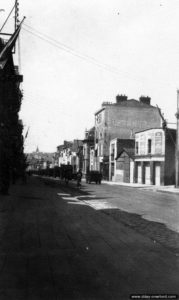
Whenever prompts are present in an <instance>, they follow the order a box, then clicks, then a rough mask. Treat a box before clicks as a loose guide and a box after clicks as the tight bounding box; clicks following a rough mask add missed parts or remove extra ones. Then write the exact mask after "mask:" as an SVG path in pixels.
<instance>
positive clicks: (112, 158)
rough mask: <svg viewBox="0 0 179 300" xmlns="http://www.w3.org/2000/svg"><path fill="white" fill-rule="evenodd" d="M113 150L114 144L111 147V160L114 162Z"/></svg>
mask: <svg viewBox="0 0 179 300" xmlns="http://www.w3.org/2000/svg"><path fill="white" fill-rule="evenodd" d="M114 148H115V144H112V145H111V160H114V151H115V150H114Z"/></svg>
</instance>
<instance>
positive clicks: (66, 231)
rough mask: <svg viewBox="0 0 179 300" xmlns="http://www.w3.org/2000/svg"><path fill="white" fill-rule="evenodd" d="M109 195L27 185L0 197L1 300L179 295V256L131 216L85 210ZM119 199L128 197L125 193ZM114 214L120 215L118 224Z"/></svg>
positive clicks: (35, 180) (33, 182)
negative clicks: (131, 223)
mask: <svg viewBox="0 0 179 300" xmlns="http://www.w3.org/2000/svg"><path fill="white" fill-rule="evenodd" d="M89 189H90V194H89V192H88V191H89ZM93 189H94V190H93ZM92 190H93V192H92ZM102 191H103V192H102ZM107 191H108V193H109V194H107V192H105V188H104V186H103V187H102V186H97V187H96V186H95V187H94V186H92V185H91V186H90V188H89V186H88V187H84V188H83V189H82V190H77V189H76V188H75V187H71V186H69V187H66V186H64V185H62V184H61V185H58V184H55V183H52V184H51V183H50V185H49V184H46V185H45V184H44V182H43V181H41V180H40V179H38V178H32V179H31V180H30V182H29V183H28V184H27V185H26V186H23V185H21V186H16V187H13V188H12V189H11V195H10V196H7V197H1V201H0V225H1V226H0V241H1V243H0V299H1V300H9V299H13V300H16V299H17V300H18V299H19V300H20V299H23V300H24V299H28V300H29V299H32V300H34V299H49V300H53V299H84V300H85V299H90V300H93V299H101V300H102V299H112V300H113V299H122V300H127V299H129V297H130V294H136V293H137V294H144V293H145V294H146V293H150V294H151V293H152V294H166V293H168V294H169V293H170V294H179V286H178V275H179V257H178V256H177V251H176V250H177V249H176V248H175V247H173V248H172V247H171V248H167V247H164V246H163V245H162V244H161V243H159V242H156V241H154V240H153V239H152V238H151V237H148V236H146V234H143V233H142V232H139V230H138V227H140V226H139V225H137V226H138V227H137V228H134V226H133V225H132V226H130V224H128V221H129V220H130V219H128V218H129V215H130V218H131V220H133V219H132V218H134V219H135V215H133V214H128V213H126V212H124V211H123V212H122V211H121V210H119V209H118V210H116V209H112V211H111V209H102V210H99V209H94V208H93V207H92V206H91V204H90V203H89V202H90V201H93V200H97V199H96V196H95V199H93V198H91V197H89V196H92V195H93V196H94V195H96V194H97V192H99V194H98V196H99V198H100V194H101V195H102V197H101V198H104V194H102V193H105V194H106V201H107V199H109V198H110V191H109V187H107ZM115 193H117V190H116V192H115ZM118 193H119V192H118ZM121 193H123V194H125V193H126V197H128V193H129V190H128V189H126V192H125V190H123V191H120V194H121ZM81 196H83V197H81ZM113 196H114V191H113ZM109 200H110V199H109ZM86 201H88V202H86ZM115 201H117V200H115ZM91 203H92V202H91ZM115 212H116V214H115ZM118 213H119V214H120V213H121V216H122V214H125V216H124V215H123V217H121V218H122V221H121V220H119V218H118V217H119V215H118ZM144 221H145V220H144ZM131 222H132V221H131ZM147 222H149V221H147ZM136 223H137V221H136ZM150 223H151V222H150ZM152 224H154V223H153V222H152ZM158 299H160V298H158Z"/></svg>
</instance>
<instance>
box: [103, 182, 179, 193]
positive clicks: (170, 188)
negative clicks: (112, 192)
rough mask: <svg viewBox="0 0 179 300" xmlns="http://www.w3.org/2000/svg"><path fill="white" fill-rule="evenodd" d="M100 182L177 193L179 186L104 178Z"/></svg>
mask: <svg viewBox="0 0 179 300" xmlns="http://www.w3.org/2000/svg"><path fill="white" fill-rule="evenodd" d="M102 183H104V184H109V185H121V186H126V187H131V188H141V189H144V190H151V191H154V192H163V193H173V194H179V188H176V187H175V186H174V185H165V186H156V185H148V184H140V183H125V182H113V181H106V180H103V181H102Z"/></svg>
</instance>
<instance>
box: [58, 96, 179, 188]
mask: <svg viewBox="0 0 179 300" xmlns="http://www.w3.org/2000/svg"><path fill="white" fill-rule="evenodd" d="M175 141H176V130H175V129H171V128H168V127H167V126H166V123H165V122H164V119H163V118H162V114H161V111H160V109H159V108H158V107H154V106H152V105H151V99H150V98H149V97H144V96H141V97H140V99H139V100H135V99H128V98H127V96H125V95H118V96H116V101H115V103H112V102H103V103H102V106H101V108H100V109H99V110H98V111H97V112H96V113H95V124H94V126H93V127H92V128H91V129H89V130H86V131H85V136H84V139H83V140H77V139H76V140H74V141H72V142H71V141H64V144H63V145H59V146H58V147H57V152H56V154H55V164H56V165H58V166H60V165H62V164H71V165H72V166H73V171H74V172H76V171H77V170H78V169H81V170H82V172H83V175H84V177H85V175H86V173H87V172H88V171H90V170H98V171H100V172H101V173H102V175H103V179H105V180H110V181H120V182H128V183H143V184H154V185H168V184H175Z"/></svg>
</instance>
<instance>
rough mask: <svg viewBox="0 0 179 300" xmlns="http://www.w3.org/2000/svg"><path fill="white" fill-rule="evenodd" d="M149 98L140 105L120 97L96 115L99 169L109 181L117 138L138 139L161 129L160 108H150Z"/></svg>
mask: <svg viewBox="0 0 179 300" xmlns="http://www.w3.org/2000/svg"><path fill="white" fill-rule="evenodd" d="M150 101H151V99H150V98H149V97H144V96H141V97H140V99H139V101H138V100H135V99H130V100H128V99H127V96H125V95H118V96H116V103H112V102H103V103H102V106H101V108H100V109H99V110H98V111H97V112H96V113H95V159H94V160H95V162H94V163H95V169H96V170H99V171H101V172H102V173H103V178H105V179H108V178H109V145H110V141H111V140H112V139H115V138H119V139H134V137H135V132H138V131H141V130H145V129H150V128H156V127H160V126H161V116H160V114H159V110H158V108H157V107H154V106H152V105H151V104H150Z"/></svg>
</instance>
